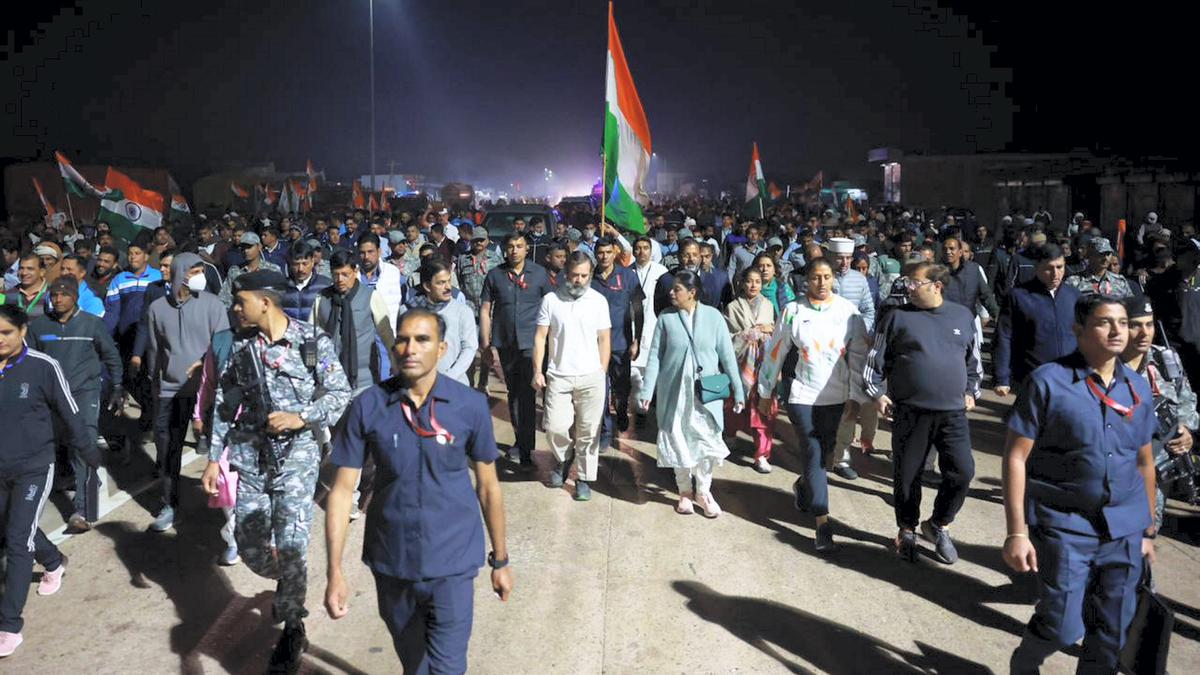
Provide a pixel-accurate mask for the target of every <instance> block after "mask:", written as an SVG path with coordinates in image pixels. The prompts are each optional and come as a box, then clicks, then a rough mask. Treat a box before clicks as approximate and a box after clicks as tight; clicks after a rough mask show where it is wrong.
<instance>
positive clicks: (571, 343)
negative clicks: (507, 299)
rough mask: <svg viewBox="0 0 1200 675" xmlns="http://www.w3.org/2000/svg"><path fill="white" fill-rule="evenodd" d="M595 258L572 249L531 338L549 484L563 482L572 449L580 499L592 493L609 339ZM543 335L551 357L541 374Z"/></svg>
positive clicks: (605, 304) (577, 498)
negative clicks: (550, 465)
mask: <svg viewBox="0 0 1200 675" xmlns="http://www.w3.org/2000/svg"><path fill="white" fill-rule="evenodd" d="M593 264H594V263H592V259H591V258H589V257H588V256H587V254H585V253H582V252H580V251H576V252H574V253H572V254H571V255H570V257H569V258H568V259H567V266H566V267H565V268H564V269H563V279H562V281H561V282H560V283H559V284H558V288H557V289H556V290H555V291H554V292H553V293H547V294H546V295H545V296H544V297H543V298H542V307H541V310H540V311H539V312H538V318H537V332H536V333H535V334H534V344H533V388H534V389H535V390H537V391H542V390H543V389H544V390H546V404H545V405H546V409H545V425H546V438H547V440H548V441H549V442H550V449H551V450H553V451H554V458H555V460H557V465H556V466H555V468H554V470H553V471H551V472H550V481H549V486H550V487H552V488H560V487H562V486H563V482H564V480H565V479H566V477H567V474H568V473H569V472H570V470H571V465H570V462H568V456H569V455H574V457H575V461H574V464H575V468H576V471H577V472H578V475H577V477H576V479H575V501H579V502H584V501H587V500H589V499H591V497H592V491H591V488H590V487H589V486H588V483H590V482H592V481H594V480H596V472H597V469H598V468H599V465H600V425H601V423H602V422H603V419H604V409H605V402H606V397H605V381H606V374H607V373H608V360H609V356H610V355H611V340H612V330H611V329H612V323H611V320H610V317H609V313H608V301H607V300H605V299H604V296H603V295H601V294H600V292H599V291H597V290H595V289H594V288H592V287H591V283H592V271H593ZM547 338H549V357H550V360H549V367H548V368H547V369H546V372H545V374H543V372H542V365H543V362H545V360H546V356H547ZM572 446H573V451H572Z"/></svg>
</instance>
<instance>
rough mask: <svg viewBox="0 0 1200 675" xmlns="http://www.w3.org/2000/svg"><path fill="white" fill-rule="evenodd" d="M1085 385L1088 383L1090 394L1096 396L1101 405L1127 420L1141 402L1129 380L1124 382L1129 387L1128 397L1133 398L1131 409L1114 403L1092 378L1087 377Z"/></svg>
mask: <svg viewBox="0 0 1200 675" xmlns="http://www.w3.org/2000/svg"><path fill="white" fill-rule="evenodd" d="M1087 383H1088V389H1091V390H1092V393H1093V394H1095V395H1096V398H1098V399H1100V402H1101V403H1103V404H1104V405H1106V406H1108V407H1109V408H1112V410H1113V412H1115V413H1117V414H1118V415H1120V416H1122V417H1125V418H1127V419H1128V418H1130V417H1133V411H1134V410H1135V409H1136V408H1137V407H1138V405H1140V404H1141V402H1142V399H1140V398H1138V395H1137V391H1135V390H1134V388H1133V383H1132V382H1130V381H1129V380H1126V381H1125V384H1127V385H1129V395H1130V396H1131V397H1133V407H1132V408H1130V407H1128V406H1125V405H1122V404H1120V403H1117V402H1116V401H1114V400H1113V399H1112V398H1111V397H1109V395H1108V394H1106V393H1104V390H1103V389H1101V388H1100V385H1098V384H1096V380H1094V379H1093V378H1092V377H1090V376H1089V377H1088V378H1087Z"/></svg>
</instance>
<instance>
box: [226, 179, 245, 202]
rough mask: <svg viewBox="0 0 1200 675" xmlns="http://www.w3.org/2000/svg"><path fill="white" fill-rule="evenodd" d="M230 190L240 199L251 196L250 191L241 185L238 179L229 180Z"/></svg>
mask: <svg viewBox="0 0 1200 675" xmlns="http://www.w3.org/2000/svg"><path fill="white" fill-rule="evenodd" d="M229 191H230V192H232V193H233V196H234V197H237V198H238V199H247V198H249V197H250V192H249V191H247V190H246V188H244V187H242V186H241V185H238V184H237V181H229Z"/></svg>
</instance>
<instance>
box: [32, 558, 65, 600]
mask: <svg viewBox="0 0 1200 675" xmlns="http://www.w3.org/2000/svg"><path fill="white" fill-rule="evenodd" d="M66 573H67V556H65V555H64V556H63V560H62V564H61V565H59V566H58V569H56V570H54V571H53V572H42V580H41V581H39V582H38V589H37V593H38V595H54V594H55V593H57V592H58V589H60V588H62V578H63V575H64V574H66Z"/></svg>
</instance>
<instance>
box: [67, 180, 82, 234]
mask: <svg viewBox="0 0 1200 675" xmlns="http://www.w3.org/2000/svg"><path fill="white" fill-rule="evenodd" d="M65 192H66V193H67V213H69V214H71V227H74V228H75V231H76V232H79V223H77V222H75V208H74V207H73V206H71V191H70V190H65Z"/></svg>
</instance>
